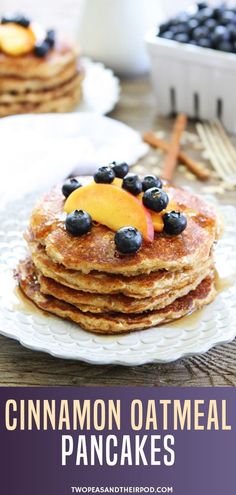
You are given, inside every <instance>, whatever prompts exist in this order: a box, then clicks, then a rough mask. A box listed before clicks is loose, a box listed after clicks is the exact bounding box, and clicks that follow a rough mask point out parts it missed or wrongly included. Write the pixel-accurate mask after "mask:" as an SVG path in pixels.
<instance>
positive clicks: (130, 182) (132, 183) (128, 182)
mask: <svg viewBox="0 0 236 495" xmlns="http://www.w3.org/2000/svg"><path fill="white" fill-rule="evenodd" d="M122 187H123V189H126V191H128V192H130V193H131V194H134V196H137V195H138V194H139V193H141V191H142V190H143V186H142V182H141V180H140V179H139V177H138V176H137V175H136V174H127V175H126V176H125V177H124V179H123V183H122Z"/></svg>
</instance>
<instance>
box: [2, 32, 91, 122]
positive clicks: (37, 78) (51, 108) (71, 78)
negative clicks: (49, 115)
mask: <svg viewBox="0 0 236 495" xmlns="http://www.w3.org/2000/svg"><path fill="white" fill-rule="evenodd" d="M82 80H83V71H82V69H81V67H80V66H79V63H78V53H77V51H76V49H75V48H74V47H73V46H72V45H70V44H69V43H67V42H63V41H61V40H57V41H56V43H55V46H54V48H53V49H52V50H50V52H49V53H48V54H47V55H46V56H45V57H43V58H38V57H36V56H35V55H34V53H28V54H24V55H20V56H17V57H16V56H15V57H14V56H10V55H8V54H6V53H4V52H0V117H4V116H6V115H14V114H22V113H45V112H68V111H71V110H73V109H74V108H75V106H76V105H77V104H78V103H79V101H80V99H81V83H82Z"/></svg>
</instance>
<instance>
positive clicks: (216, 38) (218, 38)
mask: <svg viewBox="0 0 236 495" xmlns="http://www.w3.org/2000/svg"><path fill="white" fill-rule="evenodd" d="M229 37H230V35H229V32H228V30H227V28H226V27H225V26H217V27H216V28H215V29H214V31H213V33H212V43H213V44H214V46H215V47H216V48H217V47H218V45H219V44H220V43H222V42H223V41H229Z"/></svg>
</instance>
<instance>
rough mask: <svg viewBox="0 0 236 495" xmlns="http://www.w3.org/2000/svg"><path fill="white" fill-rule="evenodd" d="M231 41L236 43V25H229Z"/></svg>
mask: <svg viewBox="0 0 236 495" xmlns="http://www.w3.org/2000/svg"><path fill="white" fill-rule="evenodd" d="M227 30H228V33H229V39H230V41H236V24H229V25H228V26H227Z"/></svg>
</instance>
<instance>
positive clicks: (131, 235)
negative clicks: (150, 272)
mask: <svg viewBox="0 0 236 495" xmlns="http://www.w3.org/2000/svg"><path fill="white" fill-rule="evenodd" d="M142 241H143V238H142V235H141V233H140V232H139V230H137V229H135V228H134V227H122V228H121V229H119V230H117V232H116V234H115V245H116V247H117V249H118V251H120V253H123V254H132V253H136V252H137V251H138V250H139V249H140V248H141V245H142Z"/></svg>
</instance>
